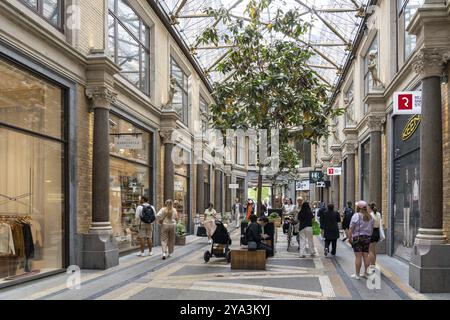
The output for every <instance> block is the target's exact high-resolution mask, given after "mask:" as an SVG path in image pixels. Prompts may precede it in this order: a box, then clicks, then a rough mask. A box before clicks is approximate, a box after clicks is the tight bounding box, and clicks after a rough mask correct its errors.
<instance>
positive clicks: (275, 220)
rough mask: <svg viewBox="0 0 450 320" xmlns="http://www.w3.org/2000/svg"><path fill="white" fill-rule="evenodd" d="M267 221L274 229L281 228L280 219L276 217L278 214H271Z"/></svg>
mask: <svg viewBox="0 0 450 320" xmlns="http://www.w3.org/2000/svg"><path fill="white" fill-rule="evenodd" d="M269 221H270V222H273V223H274V225H275V227H276V228H279V227H281V218H280V216H279V215H278V213H276V212H273V213H271V214H270V216H269Z"/></svg>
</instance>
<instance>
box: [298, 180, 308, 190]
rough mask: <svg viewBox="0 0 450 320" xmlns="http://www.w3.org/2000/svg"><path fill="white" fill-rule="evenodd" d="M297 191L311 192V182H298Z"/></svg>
mask: <svg viewBox="0 0 450 320" xmlns="http://www.w3.org/2000/svg"><path fill="white" fill-rule="evenodd" d="M296 190H297V191H309V190H310V183H309V180H303V181H297V183H296Z"/></svg>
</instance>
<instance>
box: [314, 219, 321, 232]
mask: <svg viewBox="0 0 450 320" xmlns="http://www.w3.org/2000/svg"><path fill="white" fill-rule="evenodd" d="M313 235H315V236H318V235H320V224H319V223H318V222H317V221H314V222H313Z"/></svg>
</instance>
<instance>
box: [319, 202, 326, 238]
mask: <svg viewBox="0 0 450 320" xmlns="http://www.w3.org/2000/svg"><path fill="white" fill-rule="evenodd" d="M326 210H327V209H326V206H325V202H321V203H320V204H319V210H318V211H317V218H318V219H319V224H320V236H321V237H322V240H323V239H324V237H323V234H324V230H323V220H322V216H323V214H324V213H325V211H326Z"/></svg>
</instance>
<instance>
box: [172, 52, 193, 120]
mask: <svg viewBox="0 0 450 320" xmlns="http://www.w3.org/2000/svg"><path fill="white" fill-rule="evenodd" d="M170 76H171V77H172V78H174V79H175V80H176V92H175V94H174V96H173V100H172V107H173V108H174V109H175V111H176V112H178V114H179V115H180V117H181V121H182V122H183V123H184V124H186V125H187V124H188V123H189V119H188V115H189V112H188V111H189V110H188V105H189V100H188V97H189V96H188V76H187V74H186V73H185V72H184V71H183V69H181V68H180V65H179V64H178V63H177V62H176V61H175V59H174V58H173V57H170Z"/></svg>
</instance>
